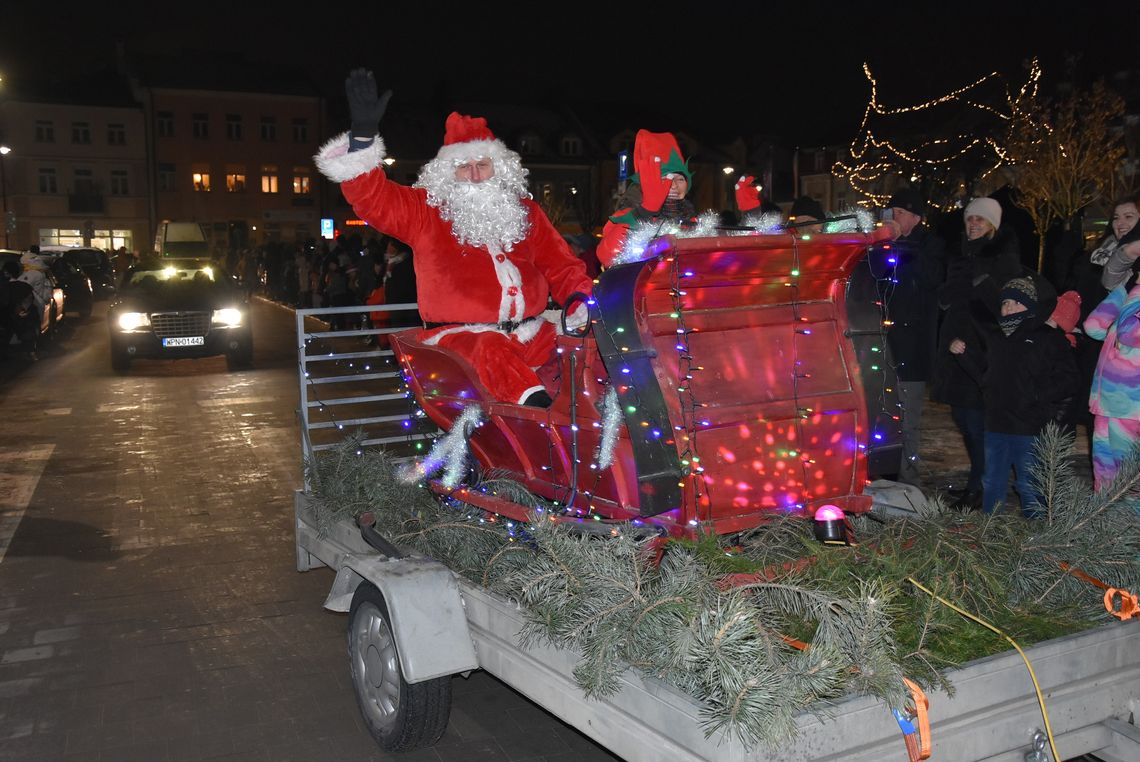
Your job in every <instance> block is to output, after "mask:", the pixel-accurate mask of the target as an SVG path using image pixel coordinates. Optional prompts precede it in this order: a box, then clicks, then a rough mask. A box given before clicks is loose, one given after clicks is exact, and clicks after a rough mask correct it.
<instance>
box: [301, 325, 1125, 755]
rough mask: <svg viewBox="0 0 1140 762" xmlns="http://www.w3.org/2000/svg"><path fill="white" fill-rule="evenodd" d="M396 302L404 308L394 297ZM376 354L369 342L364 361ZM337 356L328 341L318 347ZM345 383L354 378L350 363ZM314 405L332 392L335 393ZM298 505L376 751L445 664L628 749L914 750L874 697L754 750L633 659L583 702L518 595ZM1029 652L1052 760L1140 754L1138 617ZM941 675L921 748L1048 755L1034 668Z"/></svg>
mask: <svg viewBox="0 0 1140 762" xmlns="http://www.w3.org/2000/svg"><path fill="white" fill-rule="evenodd" d="M399 307H406V305H399V306H393V309H396V308H399ZM355 309H356V310H362V309H376V308H355ZM353 310H354V308H336V309H333V310H303V311H299V313H298V318H297V320H298V336H299V337H305V336H313V335H315V332H312V331H307V329H305V328H304V327H303V326H304V321H305V319H306V318H312V317H317V316H319V314H320V313H323V312H341V311H345V312H347V311H353ZM383 332H384V331H383V330H377V329H371V330H362V331H359V332H357V331H341V332H339V334H340V335H342V336H343V335H350V336H355V335H357V334H362V335H368V334H375V333H383ZM306 344H307V342H306V341H304V340H302V341H299V349H298V351H299V355H300V359H301V387H302V420H303V423H304V425H305V431H304V435H305V436H304V438H305V452H306V454H311V453H312V452H313V450H314V449H315V447H314V445H313V443H311V442H310V441H309V434H310V427H313V426H317V425H319V424H316V423H313V422H311V421H310V420H309V418H308V416H307V412H308V411H309V410H310V409H316V408H317V407H319V405H318V404H316V403H314V402H313V401H312V400H311V399H309V397H308V396H306V387H308V386H309V385H311V384H312V383H313V380H312V379H310V378H308V375H307V373H306V370H305V369H306V367H307V365H306ZM352 354H355V355H357V356H359V353H352ZM384 354H386V353H385V352H383V351H378V352H376V353H375V354H373V353H369V355H370V356H371V357H373V358H376V357H379V356H381V355H384ZM335 357H336V355H335V353H325V354H323V355H322V357H321V358H320V359H322V360H332V359H335ZM308 360H309V361H310V362H311V360H312V358H311V357H310V358H308ZM367 370H369V372H374V370H375V369H371V368H369V369H367ZM341 380H343V381H345V382H351V381H352V376H351V374H349V375H345V376H344V377H343V378H342V379H341ZM322 404H324V405H329V404H330V399H324V400H323V403H322ZM333 407H335V405H333ZM880 497H883V498H886V497H887V496H885V495H884V496H876V503H877V504H879V503H882V502H888V503H889V500H881V499H880ZM896 497H898V496H896ZM903 497H904V498H905V496H903ZM294 503H295V517H296V522H295V530H296V557H297V569H298V571H309V570H311V569H315V568H319V567H322V566H325V567H328V568H330V569H332V570H333V571H334V572H335V573H336V577H335V580H334V581H333V584H332V589H331V591H330V592H329V595H328V598H327V599H326V601H325V604H324V605H325V607H326V608H328V609H330V610H332V611H337V612H345V613H348V614H349V622H348V628H347V630H348V641H349V652H350V669H351V675H352V681H353V686H354V689H355V691H356V694H357V700H358V704H359V706H360V707H361V711H362V714H363V716H364V719H365V721H366V724H367V725H368V727H369V728H370V730H371V731H372V733H373V735H374V736H375V737H376V738H377V740H378V742H380V743H381V745H383V746H385V748H388V749H391V750H400V749H412V748H416V747H417V746H420V745H423V744H424V743H425V741H430V740H431V739H433V738H436V737H438V735H439V734H442V732H443V730H444V729H445V727H446V724H447V717H448V713H449V705H450V681H451V679H452V676H453V675H456V674H466V673H468V672H470V671H472V670H476V669H483V670H486V671H487V672H488V673H490V674H492V675H494V676H495V677H496V678H498V679H499V680H501V681H503V682H504V683H506V684H508V685H510V686H511V687H512V688H514V689H515V690H517V691H518V692H520V693H522V694H523V695H525V696H527V697H528V698H529V699H531V700H532V701H534V702H535V703H536V704H538V705H539V706H541V707H543V708H544V709H546V710H547V711H549V712H551V713H552V714H554V715H555V716H557V717H559V718H560V719H562V720H563V721H564V722H566V723H567V724H569V725H571V726H573V727H574V728H576V729H577V730H579V731H580V732H582V733H583V734H585V735H587V736H589V737H591V738H593V739H594V740H595V741H597V742H598V743H599V744H601V745H602V746H604V747H606V748H607V749H609V750H611V751H612V752H613V753H614V754H617V755H619V756H621V757H622V758H624V759H627V760H631V762H641V761H646V762H648V761H650V760H669V761H670V762H674V761H681V760H718V762H737V761H738V760H739V761H744V760H748V761H749V762H769V761H770V762H776V761H777V760H778V761H779V762H792V761H793V760H844V761H845V762H881V761H882V760H907V759H908V753H907V751H906V749H905V746H904V741H903V737H902V735H901V733H900V729H899V725H898V723H897V722H896V720H895V718H894V717H893V716H892V714H891V712H890V711H889V709H888V708H887V707H886V706H885V705H884V704H883V703H882V702H881V701H879V700H877V699H875V698H873V697H869V696H852V697H848V698H846V699H843V700H841V701H838V702H835V703H831V704H828V705H820V706H817V707H813V708H812V710H811V711H807V712H804V713H803V714H801V715H800V716H799V717H798V719H797V728H798V731H799V732H798V735H797V737H796V739H795V740H793V741H789V742H788V743H786V744H784V745H782V746H781V747H780V748H779V749H778V750H773V749H768V748H763V747H761V748H754V749H751V750H749V749H747V748H745V746H744V745H743V744H742V743H741V742H739V741H738V740H736V739H734V738H731V737H726V736H724V735H714V736H712V737H708V738H706V737H705V734H704V732H703V730H702V727H701V721H700V711H701V706H700V704H699V703H698V702H697V701H695V700H694V699H692V698H691V697H689V696H687V695H685V694H683V693H681V692H679V691H678V690H676V689H675V688H673V687H671V686H669V685H667V684H665V683H663V682H661V681H660V680H656V679H654V678H652V677H647V676H642V675H639V674H638V673H636V672H635V671H634V670H632V669H631V670H628V671H627V672H625V673H624V674H623V675H622V678H621V688H620V690H618V691H617V692H616V693H615V694H614V695H613V696H610V697H608V698H605V699H587V698H586V697H585V696H584V695H583V694H582V691H581V690H580V689H579V688H578V686H577V685H576V683H575V682H574V679H573V669H574V666H575V664H576V663H577V662H578V661H579V660H580V658H581V654H580V653H578V652H576V651H575V650H573V649H557V648H554V647H552V646H550V645H544V644H540V645H534V644H531V645H528V646H524V645H523V644H522V643H521V642H520V639H519V631H520V629H521V628H522V626H523V624H524V621H525V612H523V611H522V610H520V608H519V606H518V605H517V604H515V603H513V602H511V601H509V600H505V599H503V598H500V597H498V596H496V595H493V594H491V593H489V592H488V591H487V590H485V589H483V588H481V587H479V586H477V585H474V584H472V583H471V582H469V581H467V580H465V579H462V578H460V577H458V575H456V574H454V573H453V572H452V571H451V570H450V569H448V568H446V567H445V566H443V565H442V564H440V563H439V562H437V561H434V560H432V559H429V558H425V557H422V556H415V555H405V554H404V553H403V552H402V551H401V550H400V549H398V548H395V547H394V546H392V545H391V544H389V543H388V542H387V541H386V540H384V538H383V537H382V536H380V534H379V533H378V532H376V531H375V529H373V528H364V529H361V528H359V527H357V526H356V525H355V524H353V523H351V522H348V521H344V522H341V523H338V524H336V525H334V526H333V527H332V528H331V529H330V530H329V531H327V532H326V533H325V534H323V535H322V534H321V533H320V532H318V530H317V524H316V521H315V520H314V518H313V516H312V514H311V512H310V510H309V507H308V501H307V495H306V492H305V490H298V491H297V492H296V493H295V501H294ZM366 537H367V538H368V539H367V540H366ZM1026 655H1027V657H1028V658H1029V659H1030V661H1031V663H1032V664H1033V668H1034V670H1035V672H1036V675H1037V680H1038V682H1039V684H1040V687H1041V690H1042V693H1043V695H1044V697H1045V702H1046V707H1047V709H1048V712H1049V718H1050V722H1051V726H1052V730H1053V735H1054V739H1055V741H1056V744H1057V749H1058V751H1059V753H1060V755H1061V758H1062V759H1071V758H1073V757H1077V756H1080V755H1082V754H1092V755H1095V757H1096V758H1098V759H1100V760H1103V762H1140V728H1137V726H1136V724H1135V717H1136V714H1137V713H1138V711H1137V710H1138V709H1140V622H1136V621H1128V622H1116V623H1113V624H1109V625H1105V626H1103V627H1100V628H1097V629H1094V630H1090V631H1087V632H1083V633H1079V634H1076V635H1071V636H1067V637H1063V638H1058V639H1055V640H1051V641H1048V642H1044V643H1039V644H1037V645H1035V646H1033V647H1031V648H1029V649H1026ZM947 677H948V678H949V681H950V683H951V684H952V685H953V687H954V695H953V696H952V697H951V696H949V695H947V694H945V693H943V692H940V691H939V692H934V693H932V694H931V695H930V696H929V699H930V725H931V733H930V735H931V740H932V755H931V759H935V760H952V761H953V762H967V761H970V760H988V761H989V762H1023V760H1043V759H1050V758H1051V757H1050V755H1049V754H1048V751H1047V746H1045V742H1044V723H1043V719H1042V716H1041V712H1040V709H1039V706H1038V702H1037V700H1036V697H1035V694H1034V690H1033V685H1032V682H1031V678H1030V676H1029V673H1028V671H1027V670H1026V668H1025V664H1024V662H1023V661H1022V659H1021V658H1020V657H1019V656H1018V654H1017V653H1016V652H1014V651H1008V652H1005V653H1002V654H997V655H995V656H991V657H987V658H985V659H979V660H977V661H974V662H971V663H969V664H966V665H964V666H962V667H960V668H957V669H954V670H950V671H949V672H948V673H947ZM1040 749H1045V751H1044V752H1041V751H1037V750H1040Z"/></svg>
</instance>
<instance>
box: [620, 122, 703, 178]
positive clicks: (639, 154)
mask: <svg viewBox="0 0 1140 762" xmlns="http://www.w3.org/2000/svg"><path fill="white" fill-rule="evenodd" d="M651 163H653V164H657V163H660V165H661V176H662V177H665V176H666V175H671V174H677V175H682V176H684V178H685V180H686V181H687V182H688V183H689V185H692V184H693V173H692V172H690V171H689V162H688V160H687V159H684V158H682V157H681V147H680V146H679V145H677V139H676V138H675V137H673V134H672V133H669V132H650V131H649V130H638V131H637V137H636V138H635V139H634V142H633V168H634V170H636V174H634V175H633V177H631V178H630V182H633V183H638V184H640V182H641V179H640V178H641V173H642V172H644V171H645V170H646V169H648V168H649V166H650V164H651Z"/></svg>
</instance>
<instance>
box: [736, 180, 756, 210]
mask: <svg viewBox="0 0 1140 762" xmlns="http://www.w3.org/2000/svg"><path fill="white" fill-rule="evenodd" d="M754 182H756V178H755V177H753V176H752V175H748V176H747V177H741V178H740V179H739V180H737V181H736V206H737V208H738V209H740V211H742V212H750V211H752V210H753V209H755V208H756V207H758V206H760V189H759V188H757V187H756V186H755V185H753V183H754Z"/></svg>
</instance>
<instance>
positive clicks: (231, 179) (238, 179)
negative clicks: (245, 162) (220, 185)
mask: <svg viewBox="0 0 1140 762" xmlns="http://www.w3.org/2000/svg"><path fill="white" fill-rule="evenodd" d="M226 190H227V191H229V192H230V193H241V192H243V191H244V190H245V173H244V172H241V173H238V172H235V173H232V174H228V175H226Z"/></svg>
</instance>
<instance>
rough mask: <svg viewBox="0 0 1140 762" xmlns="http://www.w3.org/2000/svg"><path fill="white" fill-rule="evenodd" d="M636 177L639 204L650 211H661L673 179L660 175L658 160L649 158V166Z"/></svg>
mask: <svg viewBox="0 0 1140 762" xmlns="http://www.w3.org/2000/svg"><path fill="white" fill-rule="evenodd" d="M638 179H639V180H640V181H641V205H642V206H643V207H645V209H646V210H647V211H650V212H659V211H661V207H662V206H664V205H665V199H666V198H668V196H669V189H670V188H672V187H673V181H672V180H670V179H669V178H667V177H662V176H661V164H660V162H656V161H653V160H652V159H650V161H649V167H648V168H647V169H646V170H644V171H642V172H640V173H638Z"/></svg>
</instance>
